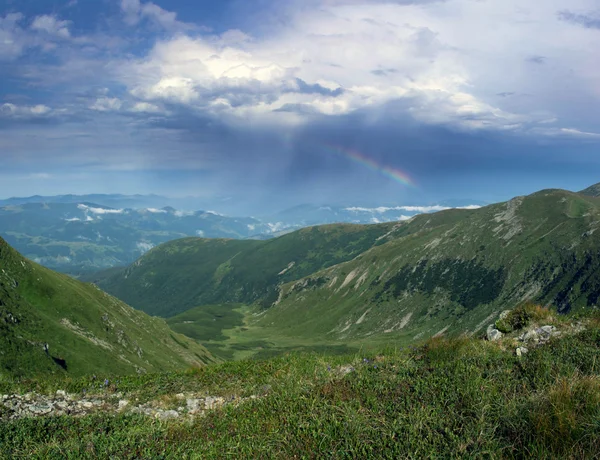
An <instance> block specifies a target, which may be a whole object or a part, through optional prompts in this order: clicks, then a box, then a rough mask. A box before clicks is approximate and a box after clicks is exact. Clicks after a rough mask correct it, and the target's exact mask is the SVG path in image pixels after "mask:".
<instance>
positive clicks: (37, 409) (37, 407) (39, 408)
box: [27, 404, 52, 415]
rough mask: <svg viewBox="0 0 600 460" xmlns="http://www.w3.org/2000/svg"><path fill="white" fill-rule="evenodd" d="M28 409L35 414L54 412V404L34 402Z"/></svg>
mask: <svg viewBox="0 0 600 460" xmlns="http://www.w3.org/2000/svg"><path fill="white" fill-rule="evenodd" d="M27 409H28V410H29V412H31V413H32V414H34V415H46V414H49V413H50V412H52V406H50V405H47V404H33V405H31V406H28V407H27Z"/></svg>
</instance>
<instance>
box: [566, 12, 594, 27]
mask: <svg viewBox="0 0 600 460" xmlns="http://www.w3.org/2000/svg"><path fill="white" fill-rule="evenodd" d="M558 17H559V19H561V20H562V21H566V22H570V23H573V24H577V25H580V26H583V27H585V28H586V29H600V11H595V12H591V13H587V14H577V13H573V12H571V11H569V10H562V11H559V12H558Z"/></svg>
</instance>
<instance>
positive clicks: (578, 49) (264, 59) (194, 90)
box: [120, 0, 600, 131]
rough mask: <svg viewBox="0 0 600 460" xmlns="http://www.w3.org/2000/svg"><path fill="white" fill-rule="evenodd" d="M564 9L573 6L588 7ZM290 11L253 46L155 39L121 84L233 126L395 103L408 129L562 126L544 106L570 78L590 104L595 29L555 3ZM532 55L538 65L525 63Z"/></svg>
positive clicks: (584, 3)
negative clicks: (565, 16) (561, 15)
mask: <svg viewBox="0 0 600 460" xmlns="http://www.w3.org/2000/svg"><path fill="white" fill-rule="evenodd" d="M574 2H575V4H573V5H572V6H573V7H576V6H578V7H580V8H582V9H585V8H586V7H590V6H593V3H594V2H593V1H592V0H574ZM293 4H294V5H295V6H296V8H295V9H294V8H290V9H288V10H287V11H286V12H287V13H288V15H287V17H288V18H289V20H288V21H287V22H286V26H280V27H277V28H274V29H273V30H272V31H271V32H270V33H268V34H265V35H262V36H261V37H260V38H251V37H248V35H246V34H245V33H243V32H241V31H229V32H227V33H225V34H222V35H220V36H198V35H195V36H193V37H191V36H185V35H181V34H177V35H176V36H174V37H173V38H170V39H166V40H162V41H158V42H157V43H156V45H155V46H154V48H153V49H152V51H151V52H150V53H149V54H148V55H147V56H144V57H143V58H141V59H139V60H137V61H135V62H132V63H131V62H130V63H129V64H127V63H125V65H124V66H123V69H122V73H121V76H120V78H121V80H122V81H123V82H124V83H125V84H126V85H127V87H128V88H129V90H130V92H131V93H132V94H133V95H135V96H136V97H138V98H140V99H142V100H144V101H146V102H148V103H153V102H155V101H168V102H174V103H179V104H184V105H187V106H190V107H192V108H195V109H201V110H205V111H206V110H208V111H212V112H214V113H215V114H219V115H223V114H232V115H236V116H239V117H243V118H244V119H245V117H247V116H255V117H261V118H263V119H266V120H269V121H272V120H277V121H282V122H285V121H289V120H294V121H297V120H302V119H305V118H306V117H310V114H311V113H321V114H328V115H336V114H347V113H350V112H352V111H355V110H357V109H361V108H368V107H373V108H376V107H379V106H381V105H382V104H385V103H387V102H390V101H394V100H403V101H405V102H406V104H407V107H406V110H407V112H408V113H409V114H410V115H411V116H412V117H413V118H415V119H416V120H418V121H421V122H425V123H429V124H450V125H454V126H458V127H461V128H464V129H470V130H471V129H498V130H510V131H523V130H529V129H530V127H531V126H532V125H533V126H535V125H536V124H537V123H547V122H548V120H550V119H558V120H561V119H562V118H563V115H564V114H561V113H556V112H560V110H554V109H556V108H557V107H556V105H553V104H547V103H544V102H545V100H547V99H555V98H556V97H557V96H556V91H555V83H554V82H555V81H559V80H560V81H563V80H565V79H571V78H572V75H573V74H574V75H576V76H577V78H578V79H579V80H580V81H581V83H582V84H583V87H580V88H578V90H585V91H588V92H591V93H595V94H596V96H597V97H600V89H599V88H598V86H597V84H596V83H595V82H597V80H598V77H600V70H599V69H598V68H597V67H596V66H594V65H593V64H591V63H592V62H595V52H594V48H593V47H591V46H589V43H591V40H593V36H592V34H593V33H595V32H597V31H594V30H586V29H585V28H582V27H581V28H579V29H576V30H573V29H574V27H573V25H572V24H569V23H566V22H564V21H563V22H561V21H559V20H557V18H556V12H557V11H559V10H560V9H561V5H562V7H564V5H565V2H564V0H548V1H547V2H533V1H529V2H525V4H523V2H521V1H517V0H507V1H506V2H502V3H500V2H497V3H494V4H489V3H487V2H473V1H471V0H454V1H452V2H439V3H434V2H432V3H431V4H430V5H427V6H426V7H424V6H423V5H422V4H421V2H410V1H406V2H404V1H398V2H391V1H389V2H386V1H379V2H368V1H354V0H353V1H326V2H321V4H320V7H319V8H315V7H307V8H301V7H297V5H298V4H297V3H293ZM148 5H151V4H142V3H140V2H139V1H138V0H124V1H123V3H122V8H123V11H124V12H125V13H126V17H129V18H130V20H131V21H135V20H136V18H137V20H139V19H140V18H141V17H142V16H143V14H146V13H143V12H144V11H146V10H145V8H147V7H148ZM148 8H149V7H148ZM156 8H158V7H156ZM563 9H564V8H563ZM148 11H150V9H148ZM148 14H150V13H148ZM565 36H566V37H568V38H566V39H563V38H562V37H565ZM474 37H477V38H476V39H474ZM533 55H535V56H543V57H544V60H543V62H544V63H547V64H536V65H535V66H533V64H532V63H531V62H529V61H528V58H529V57H531V56H533ZM548 64H552V65H551V66H550V65H548ZM544 66H546V67H544ZM507 69H510V72H507ZM540 72H544V73H545V75H546V77H548V78H542V79H540ZM549 75H551V76H552V77H551V78H550V77H549ZM499 94H511V95H515V96H513V97H510V98H508V97H506V98H503V97H499V96H498V95H499ZM526 94H527V95H529V96H528V97H524V96H523V95H526Z"/></svg>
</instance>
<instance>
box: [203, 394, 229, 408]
mask: <svg viewBox="0 0 600 460" xmlns="http://www.w3.org/2000/svg"><path fill="white" fill-rule="evenodd" d="M224 402H225V400H224V399H223V398H219V397H214V396H207V397H206V399H205V400H204V407H205V408H206V409H216V408H217V407H219V406H222V405H223V403H224Z"/></svg>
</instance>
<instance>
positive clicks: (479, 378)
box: [0, 308, 600, 459]
mask: <svg viewBox="0 0 600 460" xmlns="http://www.w3.org/2000/svg"><path fill="white" fill-rule="evenodd" d="M524 312H525V313H526V314H527V315H529V322H528V323H526V324H522V329H519V330H516V331H514V332H513V333H511V334H507V335H506V336H504V337H502V338H501V339H500V340H498V341H493V342H490V341H486V340H481V339H476V338H466V337H460V338H454V339H448V338H443V337H440V338H436V339H432V340H429V341H427V342H425V343H420V344H418V345H417V346H413V347H410V348H398V347H394V348H391V347H388V348H387V349H380V350H377V351H375V352H368V353H367V352H365V351H364V350H363V351H362V352H361V353H355V354H351V355H342V356H330V355H323V354H316V353H312V354H291V355H285V356H280V357H277V358H273V359H269V360H248V361H238V362H227V363H223V364H220V365H216V366H206V367H203V368H201V369H196V370H193V371H187V372H170V373H161V374H152V375H150V374H148V375H143V376H137V375H134V376H126V377H123V378H121V379H120V380H119V382H117V383H114V384H113V383H112V380H111V385H110V386H108V387H103V388H98V385H97V384H96V385H94V383H97V381H95V380H93V379H91V378H90V377H84V378H80V379H69V380H64V379H45V380H43V381H30V382H26V383H22V384H19V385H16V386H15V385H12V386H11V385H2V384H1V382H0V394H5V395H6V396H4V397H1V398H0V445H1V446H2V449H0V458H7V459H9V458H10V459H12V458H22V457H27V458H40V459H42V458H44V459H45V458H119V459H121V458H123V459H138V458H202V459H204V458H211V459H212V458H215V459H220V458H230V457H231V458H236V459H238V458H239V459H256V458H281V459H291V458H340V459H341V458H361V459H363V458H573V459H580V458H597V456H598V452H599V451H600V430H599V429H598V428H599V420H600V378H599V367H598V362H597V357H598V353H599V352H600V318H599V316H598V311H589V312H587V313H586V314H585V315H567V316H564V315H558V316H557V315H556V314H552V313H549V312H547V311H544V310H543V309H540V308H533V309H531V310H525V311H524ZM515 313H516V312H515ZM550 325H552V326H550ZM540 326H542V328H540ZM543 328H545V329H546V330H551V331H553V332H552V333H551V335H550V336H549V337H547V338H546V339H542V338H541V337H540V336H539V335H537V334H538V333H537V332H536V331H538V330H542V329H543ZM523 334H526V335H527V336H530V337H531V338H530V339H527V340H528V341H526V340H525V339H520V338H519V337H522V336H523ZM536 340H537V342H536ZM517 347H519V349H520V350H521V355H520V356H519V354H518V353H517V352H516V349H517ZM523 347H527V348H528V351H527V352H524V351H523V350H524V348H523ZM98 377H99V379H100V380H102V379H104V378H105V377H106V376H105V375H100V374H99V375H98ZM61 390H62V391H61ZM62 392H67V394H66V395H65V393H62ZM61 393H62V394H63V395H64V397H61V396H60V394H61ZM24 394H26V395H27V397H24ZM2 400H4V402H3V401H2ZM94 401H95V402H96V403H95V404H94ZM65 406H67V407H72V408H73V410H75V411H76V413H77V416H73V415H67V414H65V413H64V410H63V408H64V407H65ZM86 406H87V408H85V407H86ZM40 411H43V412H45V415H39V414H40Z"/></svg>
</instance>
